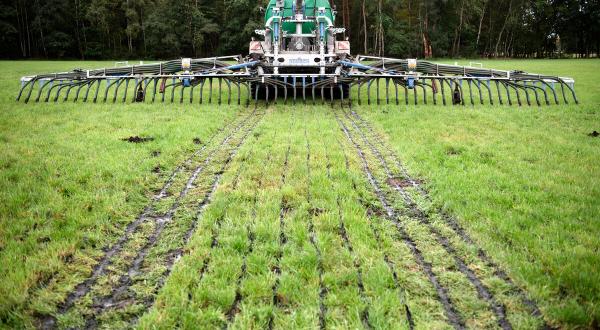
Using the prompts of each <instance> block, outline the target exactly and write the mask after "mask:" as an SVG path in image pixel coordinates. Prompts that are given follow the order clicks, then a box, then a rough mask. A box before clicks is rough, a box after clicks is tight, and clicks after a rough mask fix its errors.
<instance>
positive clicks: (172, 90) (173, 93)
mask: <svg viewBox="0 0 600 330" xmlns="http://www.w3.org/2000/svg"><path fill="white" fill-rule="evenodd" d="M172 80H173V83H172V84H171V103H173V102H175V89H177V85H178V84H177V82H176V80H175V78H173V79H172Z"/></svg>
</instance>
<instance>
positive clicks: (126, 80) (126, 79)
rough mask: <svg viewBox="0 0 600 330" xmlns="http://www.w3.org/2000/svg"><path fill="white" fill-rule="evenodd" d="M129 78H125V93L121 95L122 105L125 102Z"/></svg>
mask: <svg viewBox="0 0 600 330" xmlns="http://www.w3.org/2000/svg"><path fill="white" fill-rule="evenodd" d="M129 80H130V79H129V78H125V93H124V94H123V103H125V102H126V100H127V91H128V90H129Z"/></svg>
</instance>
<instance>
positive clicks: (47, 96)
mask: <svg viewBox="0 0 600 330" xmlns="http://www.w3.org/2000/svg"><path fill="white" fill-rule="evenodd" d="M48 84H50V87H49V88H48V92H47V93H46V98H45V99H44V102H48V101H50V93H52V89H54V87H56V86H58V85H59V84H56V85H55V84H54V82H52V83H50V82H48ZM45 86H46V85H44V86H42V87H45ZM41 91H42V89H40V92H41ZM36 102H37V100H36Z"/></svg>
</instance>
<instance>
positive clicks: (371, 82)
mask: <svg viewBox="0 0 600 330" xmlns="http://www.w3.org/2000/svg"><path fill="white" fill-rule="evenodd" d="M373 80H374V79H372V78H369V81H368V82H367V105H371V85H373Z"/></svg>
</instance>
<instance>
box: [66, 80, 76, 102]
mask: <svg viewBox="0 0 600 330" xmlns="http://www.w3.org/2000/svg"><path fill="white" fill-rule="evenodd" d="M78 85H80V84H78ZM78 85H70V86H69V88H67V92H66V93H65V97H64V98H63V102H66V101H67V100H68V99H69V94H71V90H72V89H73V87H75V86H78Z"/></svg>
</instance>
